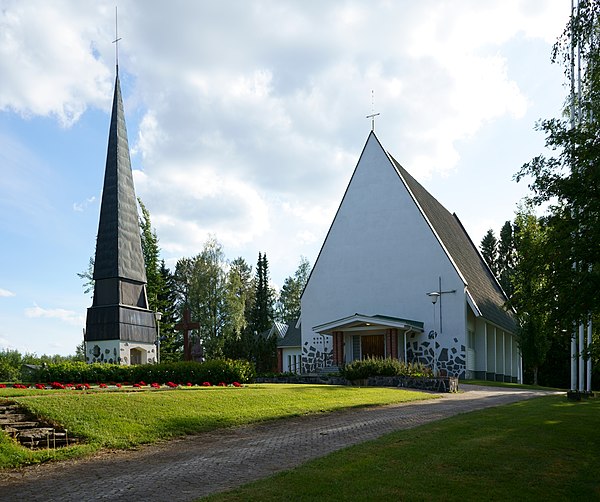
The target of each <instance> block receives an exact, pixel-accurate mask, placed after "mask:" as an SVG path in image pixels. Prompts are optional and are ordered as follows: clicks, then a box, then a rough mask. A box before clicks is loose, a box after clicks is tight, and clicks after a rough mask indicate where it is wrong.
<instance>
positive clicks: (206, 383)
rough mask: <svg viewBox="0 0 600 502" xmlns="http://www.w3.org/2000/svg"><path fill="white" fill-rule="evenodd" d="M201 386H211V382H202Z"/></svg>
mask: <svg viewBox="0 0 600 502" xmlns="http://www.w3.org/2000/svg"><path fill="white" fill-rule="evenodd" d="M202 386H203V387H212V384H211V383H210V382H204V383H203V384H202Z"/></svg>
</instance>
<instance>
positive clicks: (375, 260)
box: [302, 136, 466, 370]
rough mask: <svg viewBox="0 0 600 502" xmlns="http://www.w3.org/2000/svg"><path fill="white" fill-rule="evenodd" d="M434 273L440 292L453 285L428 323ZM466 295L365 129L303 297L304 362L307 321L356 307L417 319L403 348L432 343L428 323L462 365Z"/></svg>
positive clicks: (339, 315)
mask: <svg viewBox="0 0 600 502" xmlns="http://www.w3.org/2000/svg"><path fill="white" fill-rule="evenodd" d="M440 277H441V278H442V290H443V291H449V290H456V292H455V293H447V294H443V295H442V297H441V300H440V301H438V304H437V305H436V306H435V324H434V306H432V303H431V301H430V298H429V297H428V296H427V293H429V292H431V291H436V290H438V287H439V278H440ZM465 302H466V298H465V293H464V283H463V281H462V280H461V278H460V276H459V275H458V273H457V272H456V270H455V268H454V266H453V265H452V263H451V261H450V260H449V258H448V257H447V255H446V253H445V252H444V250H443V249H442V247H441V245H440V243H439V241H438V240H437V239H436V238H435V236H434V234H433V232H432V231H431V229H430V227H429V226H428V224H427V223H426V221H425V220H424V218H423V216H422V214H421V213H420V211H419V210H418V208H417V206H416V204H415V203H414V201H413V200H412V198H411V196H410V194H409V192H408V191H407V189H406V188H405V186H404V184H403V182H402V180H401V179H400V177H399V176H398V174H397V173H396V171H395V169H394V168H393V166H392V165H391V163H390V161H389V159H388V157H387V156H386V155H385V153H384V152H383V150H382V149H381V147H380V145H379V143H378V142H377V140H376V139H375V138H374V136H371V137H370V140H369V141H368V143H367V145H366V147H365V149H364V151H363V154H362V157H361V159H360V162H359V166H358V167H357V169H356V170H355V173H354V176H353V178H352V180H351V182H350V185H349V187H348V189H347V192H346V194H345V197H344V200H343V202H342V204H341V206H340V208H339V210H338V213H337V215H336V218H335V220H334V223H333V225H332V227H331V229H330V231H329V234H328V236H327V239H326V242H325V244H324V246H323V248H322V250H321V253H320V255H319V257H318V260H317V261H316V263H315V265H314V269H313V272H312V275H311V277H310V280H309V282H308V284H307V286H306V289H305V291H304V294H303V296H302V343H303V346H302V348H303V358H304V359H306V360H305V361H304V362H306V365H307V368H306V369H307V370H310V368H309V366H311V362H312V361H310V360H308V359H307V356H309V355H310V354H309V352H310V348H309V344H310V342H311V340H312V339H313V338H314V336H315V334H314V333H313V331H312V327H313V326H316V325H319V324H323V323H326V322H330V321H333V320H337V319H341V318H344V317H347V316H350V315H353V314H355V313H360V314H365V315H376V314H380V315H388V316H394V317H401V318H405V319H410V320H415V321H422V322H424V325H425V333H424V334H423V335H420V336H418V337H414V336H412V337H410V340H409V342H410V343H409V346H410V349H411V350H413V352H420V353H421V354H423V353H424V352H426V351H427V350H429V349H432V348H433V347H432V342H431V341H430V340H429V339H428V338H427V336H428V333H429V332H430V331H431V330H435V331H437V332H438V334H439V338H438V343H439V345H440V346H439V347H438V348H437V350H438V355H441V353H442V351H443V349H447V351H446V352H447V354H449V355H451V357H452V358H454V359H456V358H458V359H459V360H462V361H463V365H464V360H465V357H466V355H465V350H466V347H465V346H466V340H465V336H466V320H465V310H464V305H465ZM440 305H441V308H442V315H443V317H442V323H443V324H442V326H441V330H440V315H439V313H440ZM415 343H416V344H417V345H416V346H415ZM415 347H417V348H418V349H417V350H414V349H415Z"/></svg>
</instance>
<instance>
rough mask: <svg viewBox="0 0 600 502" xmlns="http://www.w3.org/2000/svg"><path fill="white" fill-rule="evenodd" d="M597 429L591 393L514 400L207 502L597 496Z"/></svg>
mask: <svg viewBox="0 0 600 502" xmlns="http://www.w3.org/2000/svg"><path fill="white" fill-rule="evenodd" d="M599 426H600V399H590V400H588V401H582V402H577V403H573V402H568V401H566V398H565V397H564V396H560V397H558V396H557V397H545V398H539V399H533V400H529V401H522V402H520V403H516V404H512V405H508V406H501V407H497V408H491V409H487V410H483V411H477V412H473V413H469V414H464V415H459V416H456V417H454V418H450V419H447V420H443V421H440V422H436V423H432V424H429V425H426V426H421V427H418V428H415V429H412V430H407V431H401V432H397V433H393V434H390V435H386V436H385V437H383V438H380V439H379V440H376V441H371V442H369V443H365V444H363V445H359V446H355V447H351V448H347V449H345V450H341V451H339V452H336V453H333V454H331V455H328V456H327V457H324V458H322V459H319V460H316V461H312V462H309V463H308V464H305V465H303V466H301V467H299V468H297V469H293V470H291V471H288V472H285V473H282V474H279V475H276V476H273V477H271V478H268V479H266V480H263V481H260V482H256V483H253V484H250V485H246V486H245V487H242V488H240V489H238V490H234V491H231V492H227V493H226V494H221V495H215V496H213V497H209V498H208V500H210V501H211V502H219V501H230V500H231V501H233V500H235V501H246V500H247V501H256V500H260V501H261V502H262V501H266V502H268V501H280V500H287V501H312V500H327V501H338V500H339V501H345V500H361V501H362V500H366V501H368V500H373V501H381V500H403V501H413V500H415V501H416V500H419V501H422V500H427V501H430V500H433V501H438V500H443V501H471V500H472V501H480V500H486V501H488V500H498V501H505V500H506V501H513V500H527V501H532V500H534V501H537V500H540V501H554V500H556V501H559V500H560V501H563V500H577V501H584V500H585V501H588V500H590V501H591V500H600V482H599V472H600V471H599V470H598V465H599V461H600V436H599V434H598V428H599ZM282 494H285V496H282Z"/></svg>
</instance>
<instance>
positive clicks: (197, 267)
mask: <svg viewBox="0 0 600 502" xmlns="http://www.w3.org/2000/svg"><path fill="white" fill-rule="evenodd" d="M225 265H226V262H225V255H224V253H223V246H222V245H221V244H220V243H219V242H218V241H217V240H216V238H215V237H210V238H209V239H208V240H207V241H206V243H205V244H204V248H203V249H202V251H201V252H200V254H199V255H198V256H196V257H195V258H194V261H193V271H192V273H193V276H192V282H191V291H190V305H191V312H192V314H195V317H196V319H197V320H198V322H199V323H200V336H201V338H202V343H203V347H204V350H205V357H207V358H208V359H213V358H218V357H222V356H223V343H224V333H223V330H224V326H225V322H226V318H227V316H226V313H225V306H226V305H225V281H226V275H225Z"/></svg>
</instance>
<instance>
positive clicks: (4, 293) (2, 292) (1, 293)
mask: <svg viewBox="0 0 600 502" xmlns="http://www.w3.org/2000/svg"><path fill="white" fill-rule="evenodd" d="M10 296H16V293H13V292H12V291H9V290H8V289H2V288H0V298H8V297H10Z"/></svg>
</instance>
